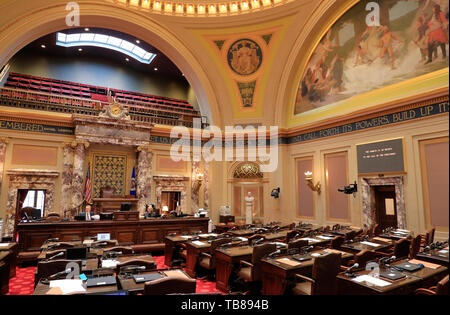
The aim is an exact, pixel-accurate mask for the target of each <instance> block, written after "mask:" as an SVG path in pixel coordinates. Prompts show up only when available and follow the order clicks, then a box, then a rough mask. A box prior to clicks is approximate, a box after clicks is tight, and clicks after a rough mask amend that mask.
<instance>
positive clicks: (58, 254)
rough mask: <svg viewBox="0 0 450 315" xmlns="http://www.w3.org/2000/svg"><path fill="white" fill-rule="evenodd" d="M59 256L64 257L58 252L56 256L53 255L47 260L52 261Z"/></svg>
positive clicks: (62, 253)
mask: <svg viewBox="0 0 450 315" xmlns="http://www.w3.org/2000/svg"><path fill="white" fill-rule="evenodd" d="M59 256H64V252H59V253H57V254H56V255H53V256H52V257H50V258H48V259H47V260H52V259H54V258H56V257H59Z"/></svg>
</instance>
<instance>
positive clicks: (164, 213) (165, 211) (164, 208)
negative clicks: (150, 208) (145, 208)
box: [162, 206, 169, 215]
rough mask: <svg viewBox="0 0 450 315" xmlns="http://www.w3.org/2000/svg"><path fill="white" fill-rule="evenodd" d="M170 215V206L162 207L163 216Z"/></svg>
mask: <svg viewBox="0 0 450 315" xmlns="http://www.w3.org/2000/svg"><path fill="white" fill-rule="evenodd" d="M168 213H169V207H168V206H163V207H162V214H163V215H167V214H168Z"/></svg>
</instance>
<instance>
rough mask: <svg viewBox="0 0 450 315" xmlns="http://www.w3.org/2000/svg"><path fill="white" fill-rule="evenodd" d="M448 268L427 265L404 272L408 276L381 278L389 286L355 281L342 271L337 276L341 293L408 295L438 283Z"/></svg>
mask: <svg viewBox="0 0 450 315" xmlns="http://www.w3.org/2000/svg"><path fill="white" fill-rule="evenodd" d="M406 261H408V260H406V259H405V260H401V261H398V262H396V263H394V264H392V265H394V266H395V265H397V264H399V263H402V262H406ZM387 270H388V269H386V268H385V267H380V272H383V271H387ZM447 272H448V269H447V268H446V267H443V266H441V267H439V268H437V269H432V268H428V267H425V268H423V269H421V270H418V271H416V272H412V273H411V272H403V273H404V274H405V275H406V277H405V278H403V279H400V280H397V281H389V280H387V279H384V278H381V277H380V279H381V280H383V281H387V282H389V283H390V284H389V285H387V286H377V285H374V284H371V283H368V282H365V281H364V282H360V283H358V282H355V281H354V279H355V278H349V277H348V276H347V275H345V274H344V273H340V274H339V275H338V276H337V278H338V282H339V294H350V295H373V294H392V295H406V294H411V293H412V292H414V290H415V289H417V288H419V287H429V286H430V285H431V284H433V283H436V282H437V281H439V280H440V278H442V277H443V276H444V275H445V274H446V273H447ZM369 273H370V271H367V270H363V271H359V272H356V273H355V275H356V276H361V275H368V274H369Z"/></svg>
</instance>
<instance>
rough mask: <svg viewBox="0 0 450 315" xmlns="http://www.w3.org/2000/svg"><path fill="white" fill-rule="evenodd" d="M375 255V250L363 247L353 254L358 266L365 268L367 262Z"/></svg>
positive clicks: (375, 257) (375, 256) (374, 258)
mask: <svg viewBox="0 0 450 315" xmlns="http://www.w3.org/2000/svg"><path fill="white" fill-rule="evenodd" d="M376 259H377V255H376V254H375V251H373V250H368V249H364V250H362V251H360V252H359V253H357V254H355V263H358V264H359V267H361V268H365V266H366V264H367V262H369V261H372V260H376Z"/></svg>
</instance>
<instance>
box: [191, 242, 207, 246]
mask: <svg viewBox="0 0 450 315" xmlns="http://www.w3.org/2000/svg"><path fill="white" fill-rule="evenodd" d="M192 244H194V245H197V246H204V245H206V243H204V242H200V241H193V242H192Z"/></svg>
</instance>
